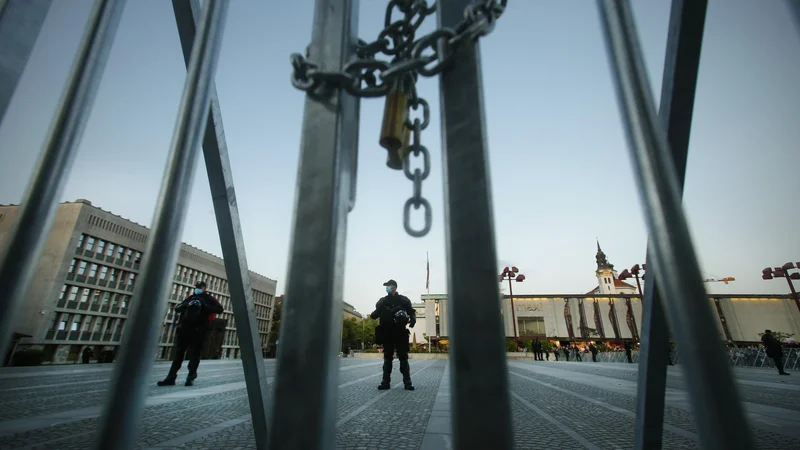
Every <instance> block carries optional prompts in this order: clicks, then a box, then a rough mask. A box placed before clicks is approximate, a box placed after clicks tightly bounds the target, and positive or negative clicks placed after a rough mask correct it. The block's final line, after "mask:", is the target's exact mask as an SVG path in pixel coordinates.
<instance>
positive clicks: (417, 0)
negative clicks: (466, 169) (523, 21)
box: [291, 0, 508, 237]
mask: <svg viewBox="0 0 800 450" xmlns="http://www.w3.org/2000/svg"><path fill="white" fill-rule="evenodd" d="M440 1H446V0H440ZM507 4H508V0H476V1H475V3H472V4H471V5H469V6H468V7H467V8H465V10H464V19H463V20H462V21H461V22H460V23H459V24H458V25H457V26H455V27H454V28H439V29H437V30H435V31H433V32H431V33H429V34H427V35H424V36H422V37H420V38H419V39H416V35H417V31H418V29H419V27H420V26H421V25H422V23H423V22H424V21H425V19H426V18H427V17H428V16H430V15H432V14H433V13H435V12H436V2H433V3H431V5H428V1H427V0H390V1H389V4H388V5H387V6H386V15H385V17H384V28H383V30H381V32H380V33H379V34H378V37H377V39H376V40H375V41H373V42H366V41H364V40H361V39H359V41H358V44H357V48H356V59H354V60H353V61H350V62H349V63H347V64H346V65H345V66H344V67H343V69H342V71H341V72H335V71H327V70H323V69H322V68H320V67H319V65H318V64H316V63H314V62H313V61H312V60H311V59H310V58H311V56H312V55H310V54H309V49H308V48H306V54H305V56H303V55H301V54H299V53H293V54H292V55H291V64H292V77H291V80H292V85H293V86H294V87H295V88H297V89H300V90H303V91H306V92H308V93H309V94H314V95H320V94H324V93H326V92H328V93H329V92H332V90H333V89H335V88H339V89H343V90H344V91H346V92H347V93H349V94H351V95H353V96H356V97H362V98H376V97H384V96H386V95H387V94H388V93H389V91H390V90H391V89H393V88H394V87H396V86H398V85H403V86H404V87H405V90H406V92H407V93H408V115H407V118H406V121H405V126H406V127H408V128H409V129H411V132H412V133H413V144H412V145H410V146H409V149H408V150H409V151H408V153H407V154H406V156H405V158H404V159H403V172H404V173H405V176H406V177H407V178H408V179H409V180H411V181H412V182H413V186H414V194H413V195H412V197H411V198H409V199H408V200H407V201H406V203H405V207H404V208H403V226H404V228H405V229H406V232H407V233H408V234H409V235H411V236H414V237H422V236H425V235H426V234H428V232H429V231H430V229H431V222H432V213H431V205H430V203H429V202H428V200H427V199H425V198H424V197H422V182H423V181H424V180H425V179H426V178H428V175H429V174H430V160H431V158H430V153H429V152H428V149H427V148H425V146H423V145H422V144H421V143H420V142H421V134H422V131H423V130H425V129H426V128H427V127H428V125H429V124H430V108H429V106H428V102H427V101H426V100H425V99H424V98H421V97H418V96H417V90H416V81H417V78H418V76H419V75H422V76H424V77H433V76H435V75H438V74H439V73H441V72H442V71H443V70H444V69H445V68H446V67H447V65H448V64H450V63H451V62H452V59H453V55H455V54H456V53H457V52H458V49H459V47H460V45H461V44H463V43H464V42H469V41H474V40H476V39H478V38H479V37H482V36H486V35H487V34H489V33H491V32H492V30H493V29H494V26H495V23H496V22H497V19H498V18H499V17H500V16H501V15H502V14H503V12H504V11H505V8H506V6H507ZM396 12H399V15H400V16H402V17H401V18H399V19H397V20H393V19H394V16H395V15H396V14H395V13H396ZM379 54H382V55H385V56H388V57H391V61H382V60H379V59H377V56H378V55H379ZM420 107H422V118H421V119H420V118H414V119H413V120H412V119H411V113H412V111H417V110H418V109H419V108H420ZM412 154H413V155H414V157H419V156H420V155H422V159H423V164H424V165H423V169H422V170H420V169H415V170H414V172H413V173H412V172H411V170H410V158H411V155H412ZM412 207H413V209H414V210H417V209H419V208H420V207H422V208H423V213H424V219H425V223H424V225H423V227H422V229H420V230H415V229H413V228H412V227H411V223H410V220H411V219H410V216H411V209H412Z"/></svg>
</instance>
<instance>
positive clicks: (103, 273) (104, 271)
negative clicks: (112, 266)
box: [100, 266, 108, 280]
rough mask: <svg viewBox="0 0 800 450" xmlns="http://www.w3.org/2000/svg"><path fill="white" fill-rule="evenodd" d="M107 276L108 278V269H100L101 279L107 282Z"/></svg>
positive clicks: (103, 267)
mask: <svg viewBox="0 0 800 450" xmlns="http://www.w3.org/2000/svg"><path fill="white" fill-rule="evenodd" d="M107 276H108V267H106V266H102V267H101V268H100V279H101V280H105V279H106V277H107Z"/></svg>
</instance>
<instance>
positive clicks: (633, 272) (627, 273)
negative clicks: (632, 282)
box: [618, 264, 647, 297]
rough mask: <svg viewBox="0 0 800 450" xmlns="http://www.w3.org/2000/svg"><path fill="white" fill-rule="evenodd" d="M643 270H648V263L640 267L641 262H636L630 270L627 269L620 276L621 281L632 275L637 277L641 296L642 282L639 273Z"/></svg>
mask: <svg viewBox="0 0 800 450" xmlns="http://www.w3.org/2000/svg"><path fill="white" fill-rule="evenodd" d="M643 270H647V264H642V265H641V267H639V264H634V265H633V267H631V270H630V271H628V269H625V270H623V271H622V273H621V274H619V277H618V278H619V279H620V281H623V280H627V279H628V278H631V277H633V278H636V288H637V289H639V297H641V296H642V284H641V283H640V282H639V273H640V272H641V271H643Z"/></svg>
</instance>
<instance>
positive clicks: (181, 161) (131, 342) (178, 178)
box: [96, 0, 229, 450]
mask: <svg viewBox="0 0 800 450" xmlns="http://www.w3.org/2000/svg"><path fill="white" fill-rule="evenodd" d="M228 4H229V2H228V0H215V1H206V2H205V8H203V13H202V17H201V19H200V26H199V27H198V33H197V39H196V43H195V44H196V45H194V48H193V49H192V55H191V58H190V62H189V68H188V70H187V75H186V82H185V85H184V89H183V96H182V98H181V104H180V109H179V110H178V119H177V123H176V125H175V131H174V134H173V136H172V143H171V145H170V147H171V148H170V153H169V158H168V160H167V167H166V170H165V172H164V179H163V181H162V184H161V192H160V193H159V196H158V204H157V205H156V210H155V214H154V218H153V230H152V233H151V234H150V238H149V239H148V241H147V251H146V252H145V254H144V261H143V264H142V269H141V272H140V278H139V281H138V282H137V283H136V288H135V290H134V294H133V304H134V306H133V312H132V314H131V317H130V319H129V321H128V323H127V326H126V329H125V333H124V334H123V343H122V346H121V354H120V360H119V361H118V362H117V363H116V364H115V366H114V375H113V381H112V384H111V389H110V392H109V399H108V402H107V403H106V406H105V408H104V410H103V414H102V416H101V423H100V428H99V432H98V440H97V447H96V448H98V449H100V450H105V449H112V448H113V449H118V450H125V449H130V448H133V447H134V446H135V444H136V432H137V429H138V425H139V420H140V418H141V417H140V416H141V414H142V411H143V410H144V400H145V398H146V397H147V388H146V383H147V380H148V376H149V374H150V369H151V368H152V366H153V355H154V354H155V352H154V350H155V344H156V338H157V336H158V328H159V326H160V324H161V321H162V320H163V317H164V309H165V308H166V304H167V302H166V301H165V299H166V298H167V297H168V296H169V288H170V285H171V284H172V283H171V281H172V274H173V273H174V272H175V264H176V263H177V259H178V250H179V248H180V242H181V233H182V232H183V225H184V222H185V221H186V209H187V206H188V201H187V200H188V198H189V195H190V189H191V186H192V179H193V178H194V172H195V170H194V169H195V166H196V165H197V159H198V158H197V149H198V148H199V147H200V143H201V140H202V137H203V132H204V131H205V127H206V118H207V117H208V108H209V105H210V103H211V92H212V88H213V86H214V74H215V71H216V66H217V62H218V60H219V49H220V47H221V41H222V34H223V29H224V27H225V16H226V13H227V9H228Z"/></svg>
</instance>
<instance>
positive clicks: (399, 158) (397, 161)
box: [386, 126, 411, 170]
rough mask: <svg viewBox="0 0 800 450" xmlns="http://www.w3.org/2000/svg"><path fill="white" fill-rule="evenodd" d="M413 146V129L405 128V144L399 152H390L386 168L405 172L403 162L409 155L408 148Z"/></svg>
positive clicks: (387, 156)
mask: <svg viewBox="0 0 800 450" xmlns="http://www.w3.org/2000/svg"><path fill="white" fill-rule="evenodd" d="M410 144H411V128H408V127H406V126H404V127H403V143H402V144H401V146H400V148H399V149H397V151H391V150H389V151H388V153H387V155H386V167H388V168H390V169H394V170H403V160H405V158H406V155H407V154H408V146H409V145H410Z"/></svg>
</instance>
